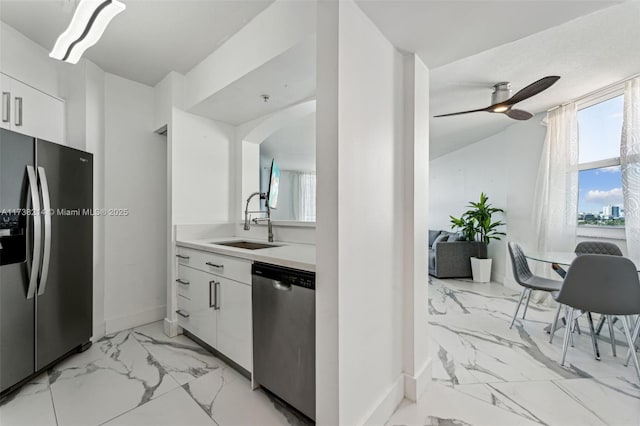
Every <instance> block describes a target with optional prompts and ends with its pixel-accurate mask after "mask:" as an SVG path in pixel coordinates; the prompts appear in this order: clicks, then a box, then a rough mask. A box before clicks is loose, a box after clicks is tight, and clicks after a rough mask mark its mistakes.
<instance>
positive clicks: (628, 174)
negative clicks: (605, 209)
mask: <svg viewBox="0 0 640 426" xmlns="http://www.w3.org/2000/svg"><path fill="white" fill-rule="evenodd" d="M620 166H621V168H622V192H623V195H624V221H625V229H626V234H627V251H628V253H629V257H630V258H631V259H633V260H634V261H635V262H636V264H637V265H640V77H637V78H634V79H632V80H630V81H628V82H626V83H625V89H624V116H623V122H622V141H621V144H620Z"/></svg>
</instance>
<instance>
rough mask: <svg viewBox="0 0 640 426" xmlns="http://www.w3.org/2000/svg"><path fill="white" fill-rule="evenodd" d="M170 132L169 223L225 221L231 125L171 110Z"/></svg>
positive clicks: (231, 139) (230, 152)
mask: <svg viewBox="0 0 640 426" xmlns="http://www.w3.org/2000/svg"><path fill="white" fill-rule="evenodd" d="M170 132H171V138H172V142H171V146H172V148H171V149H172V198H173V201H172V204H173V208H172V211H173V213H172V214H173V219H172V220H173V223H174V224H189V223H212V222H218V221H227V220H229V218H230V215H229V210H230V199H231V198H230V197H231V195H230V192H231V186H230V185H231V179H232V172H233V170H232V167H231V165H232V164H234V162H233V161H234V156H233V152H232V149H231V144H232V143H233V140H234V137H235V133H234V132H235V130H234V128H233V126H230V125H228V124H225V123H221V122H217V121H213V120H210V119H208V118H204V117H200V116H197V115H193V114H190V113H188V112H184V111H181V110H179V109H177V108H174V110H173V116H172V120H171V129H170Z"/></svg>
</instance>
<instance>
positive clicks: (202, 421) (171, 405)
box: [103, 388, 216, 426]
mask: <svg viewBox="0 0 640 426" xmlns="http://www.w3.org/2000/svg"><path fill="white" fill-rule="evenodd" d="M103 424H104V426H177V425H180V426H215V425H216V422H214V421H213V419H211V417H209V416H208V415H207V414H206V413H205V412H204V411H202V409H201V408H200V407H199V406H198V404H197V403H196V402H195V401H194V400H193V399H192V398H191V397H189V394H187V392H185V391H184V389H182V388H178V389H174V390H172V391H171V392H169V393H166V394H164V395H162V396H160V397H158V398H156V399H154V400H153V401H151V402H149V403H147V404H144V405H142V406H140V407H138V408H135V409H133V410H131V411H128V412H126V413H124V414H122V415H120V416H118V417H116V418H115V419H113V420H110V421H108V422H106V423H103Z"/></svg>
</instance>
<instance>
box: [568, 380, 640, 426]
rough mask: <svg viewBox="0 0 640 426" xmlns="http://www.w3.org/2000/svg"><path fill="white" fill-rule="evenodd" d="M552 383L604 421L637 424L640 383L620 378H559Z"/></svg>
mask: <svg viewBox="0 0 640 426" xmlns="http://www.w3.org/2000/svg"><path fill="white" fill-rule="evenodd" d="M555 384H556V385H557V386H558V387H559V388H560V389H562V390H563V391H564V392H566V393H567V394H568V395H569V396H570V397H571V398H573V399H574V400H576V401H579V402H580V403H581V404H582V405H584V406H585V407H587V408H588V409H589V410H592V411H593V412H595V413H597V415H598V417H599V418H601V419H602V420H603V421H604V422H605V423H607V424H610V425H619V426H626V425H628V426H637V425H638V424H640V385H638V384H637V383H632V382H628V381H626V380H623V379H617V378H608V379H574V380H560V381H556V382H555Z"/></svg>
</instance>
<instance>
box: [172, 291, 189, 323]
mask: <svg viewBox="0 0 640 426" xmlns="http://www.w3.org/2000/svg"><path fill="white" fill-rule="evenodd" d="M176 314H177V316H178V325H179V326H180V327H182V328H185V329H187V330H189V331H191V300H189V299H187V298H186V297H184V296H182V295H178V310H177V311H176Z"/></svg>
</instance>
